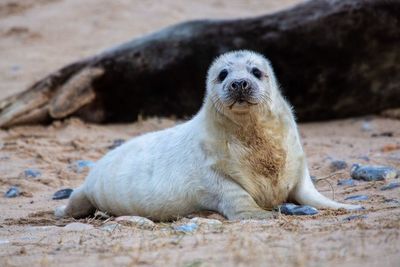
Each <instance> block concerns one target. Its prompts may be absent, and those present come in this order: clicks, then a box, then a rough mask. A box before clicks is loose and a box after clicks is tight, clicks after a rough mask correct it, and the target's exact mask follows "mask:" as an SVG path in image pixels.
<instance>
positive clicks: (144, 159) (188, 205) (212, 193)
mask: <svg viewBox="0 0 400 267" xmlns="http://www.w3.org/2000/svg"><path fill="white" fill-rule="evenodd" d="M238 54H240V56H238ZM249 62H250V63H249ZM231 63H233V64H231ZM249 64H250V65H252V64H253V65H255V66H258V67H259V68H260V69H262V70H263V71H264V72H265V74H266V75H267V78H266V79H265V80H263V81H257V80H254V77H252V78H251V77H250V78H249V79H252V81H254V84H256V87H257V88H258V91H257V92H256V94H258V95H257V96H258V97H259V98H262V97H261V95H267V96H268V97H269V98H270V99H271V101H270V102H268V104H267V103H266V102H265V101H264V100H265V99H267V98H263V101H264V102H263V101H260V104H258V105H255V106H251V107H248V108H247V110H246V108H244V112H245V113H246V112H253V113H257V114H258V113H259V116H266V117H267V116H275V117H278V118H281V120H283V123H284V125H285V127H284V128H285V130H287V138H286V139H285V142H286V143H285V148H286V150H287V160H286V162H287V164H286V166H288V167H286V169H285V170H284V171H283V173H284V175H285V178H284V179H286V180H287V183H285V186H287V188H288V190H290V192H288V194H289V196H290V197H291V198H293V199H294V200H297V201H298V202H299V203H300V204H309V205H312V206H315V207H317V208H358V207H357V206H351V205H345V204H340V203H337V202H334V201H332V200H329V199H327V198H326V197H324V196H323V195H321V194H320V193H319V192H318V191H317V190H316V189H315V187H314V185H313V184H312V182H311V179H310V176H309V173H308V169H307V164H306V160H305V155H304V152H303V149H302V147H301V143H300V139H299V134H298V131H297V127H296V123H295V121H294V118H293V114H292V111H291V109H290V107H289V106H288V104H287V103H286V102H285V100H284V99H283V97H282V96H281V94H280V92H279V90H278V86H277V83H276V80H275V76H274V74H273V71H272V68H271V66H270V64H269V62H268V61H267V60H266V59H265V58H264V57H262V56H260V55H259V54H256V53H253V52H249V51H239V52H232V53H228V54H225V55H223V56H221V57H220V58H218V59H217V60H216V61H215V62H214V63H213V65H212V67H211V68H210V71H209V75H208V79H207V96H206V98H205V101H204V105H203V107H202V108H201V110H200V111H199V112H198V114H197V115H195V116H194V117H193V118H192V119H191V120H189V121H187V122H185V123H183V124H181V125H178V126H175V127H173V128H169V129H166V130H162V131H158V132H152V133H148V134H145V135H142V136H139V137H137V138H134V139H132V140H130V141H129V142H127V143H125V144H123V145H122V146H120V147H118V148H116V149H115V150H113V151H110V152H109V153H107V154H106V155H105V156H104V157H103V158H102V159H100V160H99V161H98V162H97V163H96V165H95V166H94V168H93V169H92V170H91V172H90V173H89V175H88V177H87V178H86V180H85V182H84V184H83V185H82V186H81V187H79V188H78V189H76V190H74V192H73V194H72V195H71V199H70V202H69V204H68V205H67V207H61V208H59V209H57V211H56V215H57V216H58V217H62V216H73V217H81V216H86V215H88V214H89V213H90V212H92V211H93V209H94V208H97V209H99V210H102V211H105V212H108V213H110V214H113V215H117V216H118V215H139V216H144V217H149V218H152V219H156V220H168V219H173V218H176V217H178V216H184V215H187V214H188V213H192V212H196V211H200V210H214V211H217V212H220V213H222V214H223V215H225V216H226V217H228V218H229V219H246V218H268V217H269V216H270V214H269V213H268V212H266V211H264V210H262V209H261V208H260V207H259V206H258V205H257V204H256V203H255V201H254V199H253V198H252V197H251V196H250V195H249V193H248V192H246V191H245V190H244V189H243V188H242V187H241V186H240V185H239V184H237V183H236V182H235V180H234V179H230V178H229V175H230V174H228V173H221V172H220V171H218V170H216V169H215V166H216V164H219V162H220V161H221V160H226V161H227V162H228V163H229V164H234V163H232V162H233V160H234V159H235V156H236V155H240V154H242V153H244V151H245V150H246V147H242V146H240V145H238V144H236V143H232V144H230V143H228V141H229V140H228V139H229V136H226V135H225V134H223V133H224V130H223V128H224V127H234V125H237V124H241V123H244V121H246V119H245V118H246V114H243V110H242V107H240V108H239V109H238V110H235V107H233V108H232V109H231V110H230V109H229V108H228V107H227V106H225V105H224V103H223V101H221V102H218V103H215V102H214V101H212V100H211V98H212V96H214V98H215V99H217V101H219V100H221V97H222V94H224V92H223V88H222V83H221V84H220V83H213V81H215V78H216V76H217V75H218V73H219V71H220V70H221V68H222V67H224V66H225V67H226V66H229V68H230V73H231V74H232V76H228V78H227V79H234V78H237V77H239V78H240V77H242V76H246V77H247V76H249V73H248V66H249ZM246 68H247V69H246ZM250 76H251V75H250ZM271 114H272V115H271ZM216 121H217V122H218V123H216ZM215 125H219V126H215ZM220 147H228V148H229V149H231V150H228V152H226V151H224V150H223V149H220ZM232 166H233V168H236V167H237V166H235V165H232ZM238 172H240V168H239V167H238ZM248 178H249V179H251V177H248ZM286 180H285V181H286ZM266 193H269V192H266Z"/></svg>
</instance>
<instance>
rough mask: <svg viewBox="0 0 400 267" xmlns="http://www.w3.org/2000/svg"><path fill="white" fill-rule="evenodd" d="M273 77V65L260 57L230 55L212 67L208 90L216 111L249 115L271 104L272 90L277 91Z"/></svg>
mask: <svg viewBox="0 0 400 267" xmlns="http://www.w3.org/2000/svg"><path fill="white" fill-rule="evenodd" d="M271 76H273V73H272V69H271V66H270V64H269V62H268V61H267V60H266V59H265V58H264V57H263V56H261V55H260V54H256V53H254V52H250V51H235V52H229V53H226V54H223V55H222V56H220V57H219V58H217V59H216V60H215V61H214V63H213V64H212V65H211V67H210V69H209V72H208V79H207V91H208V94H209V96H210V97H211V99H212V101H213V103H214V105H215V107H216V108H217V110H219V111H221V112H223V113H227V112H229V113H234V114H246V113H248V112H249V111H250V110H251V109H252V107H256V106H258V105H260V104H267V105H269V104H270V102H271V97H272V95H273V90H276V89H275V88H274V86H273V84H271Z"/></svg>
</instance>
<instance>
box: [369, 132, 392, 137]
mask: <svg viewBox="0 0 400 267" xmlns="http://www.w3.org/2000/svg"><path fill="white" fill-rule="evenodd" d="M371 137H393V132H382V133H374V134H371Z"/></svg>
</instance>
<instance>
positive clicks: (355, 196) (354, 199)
mask: <svg viewBox="0 0 400 267" xmlns="http://www.w3.org/2000/svg"><path fill="white" fill-rule="evenodd" d="M368 199H369V197H368V196H366V195H354V196H349V197H346V198H345V200H353V201H363V200H368Z"/></svg>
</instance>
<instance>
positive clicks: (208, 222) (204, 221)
mask: <svg viewBox="0 0 400 267" xmlns="http://www.w3.org/2000/svg"><path fill="white" fill-rule="evenodd" d="M190 222H191V223H195V224H197V225H200V226H201V225H207V226H211V227H215V226H221V225H222V222H221V221H219V220H216V219H207V218H201V217H194V218H192V219H191V220H190Z"/></svg>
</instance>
